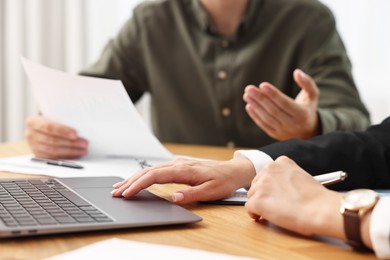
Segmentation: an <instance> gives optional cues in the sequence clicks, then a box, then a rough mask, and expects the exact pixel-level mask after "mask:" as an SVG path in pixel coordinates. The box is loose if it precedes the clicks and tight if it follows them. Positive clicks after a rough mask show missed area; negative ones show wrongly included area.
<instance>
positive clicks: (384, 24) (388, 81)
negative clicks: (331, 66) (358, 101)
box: [321, 0, 390, 123]
mask: <svg viewBox="0 0 390 260" xmlns="http://www.w3.org/2000/svg"><path fill="white" fill-rule="evenodd" d="M321 2H323V3H324V4H326V5H327V6H328V7H329V8H330V9H331V10H332V11H333V13H334V15H335V17H336V21H337V27H338V30H339V32H340V34H341V36H342V38H343V40H344V43H345V45H346V47H347V50H348V54H349V57H350V58H351V61H352V64H353V74H354V77H355V79H356V83H357V85H358V88H359V91H360V94H361V97H362V99H363V101H365V104H366V105H367V107H368V109H369V110H370V112H371V120H372V122H373V123H378V122H380V121H381V120H382V119H384V118H385V117H387V116H389V115H390V77H389V74H390V29H389V27H390V16H389V11H390V1H389V0H369V1H368V0H321Z"/></svg>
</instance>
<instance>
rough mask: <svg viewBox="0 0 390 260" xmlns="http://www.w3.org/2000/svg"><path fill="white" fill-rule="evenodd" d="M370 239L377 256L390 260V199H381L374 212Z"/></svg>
mask: <svg viewBox="0 0 390 260" xmlns="http://www.w3.org/2000/svg"><path fill="white" fill-rule="evenodd" d="M370 238H371V242H372V246H373V249H374V251H375V254H376V256H377V257H378V258H380V259H390V197H384V198H381V199H380V200H379V202H378V204H377V205H376V206H375V208H374V210H373V211H372V215H371V220H370Z"/></svg>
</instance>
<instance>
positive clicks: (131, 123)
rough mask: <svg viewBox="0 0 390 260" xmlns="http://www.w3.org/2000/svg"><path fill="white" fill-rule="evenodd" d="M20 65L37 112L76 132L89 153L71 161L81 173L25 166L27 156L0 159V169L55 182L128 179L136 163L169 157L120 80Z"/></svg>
mask: <svg viewBox="0 0 390 260" xmlns="http://www.w3.org/2000/svg"><path fill="white" fill-rule="evenodd" d="M22 62H23V65H24V68H25V71H26V73H27V76H28V78H29V80H30V83H31V86H32V89H33V94H34V96H35V100H36V101H37V104H38V107H39V110H40V112H41V113H42V114H43V115H44V116H45V117H47V118H49V119H50V120H53V121H55V122H58V123H61V124H64V125H67V126H69V127H72V128H74V129H76V131H77V133H78V135H79V136H80V137H83V138H85V139H87V140H88V142H89V150H88V152H89V153H88V155H87V156H86V157H85V158H82V159H81V160H77V162H78V163H80V164H82V165H83V167H84V168H83V169H68V168H65V167H59V166H50V165H42V164H39V163H37V162H31V161H30V158H31V156H30V157H16V158H13V159H12V158H6V159H2V160H1V163H0V170H7V171H12V172H20V173H35V174H44V175H51V176H56V177H63V175H64V174H65V175H66V176H71V175H72V174H73V176H91V174H99V175H100V174H106V175H115V176H123V175H126V176H127V177H128V176H129V175H130V174H131V172H132V171H135V170H139V169H140V167H139V161H140V160H146V161H147V162H148V164H153V163H157V162H162V161H168V160H170V159H172V158H173V156H172V154H171V153H170V152H169V151H168V150H167V149H166V148H165V147H164V146H163V145H162V144H161V143H160V142H159V141H158V139H157V138H156V137H155V136H154V135H153V134H152V132H151V131H150V130H149V128H148V127H147V125H146V124H145V122H144V120H143V119H142V118H141V116H140V115H139V114H138V112H137V110H136V109H135V107H134V105H133V103H132V101H131V100H130V98H129V96H128V94H127V92H126V90H125V88H124V86H123V85H122V83H121V81H119V80H109V79H100V78H93V77H85V76H78V75H70V74H67V73H64V72H61V71H57V70H54V69H50V68H47V67H44V66H42V65H39V64H36V63H33V62H31V61H29V60H27V59H22ZM18 165H19V167H18ZM132 165H133V166H132ZM5 166H7V167H5ZM29 167H30V169H29ZM99 167H101V168H99ZM110 169H111V170H110Z"/></svg>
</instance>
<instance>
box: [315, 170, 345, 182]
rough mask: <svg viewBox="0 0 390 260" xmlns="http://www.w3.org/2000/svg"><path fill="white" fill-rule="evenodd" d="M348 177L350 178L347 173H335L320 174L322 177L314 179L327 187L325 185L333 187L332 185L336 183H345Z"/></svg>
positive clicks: (318, 176)
mask: <svg viewBox="0 0 390 260" xmlns="http://www.w3.org/2000/svg"><path fill="white" fill-rule="evenodd" d="M347 177H348V175H347V173H346V172H343V171H335V172H330V173H325V174H320V175H317V176H314V177H313V178H314V179H316V180H317V181H318V182H319V183H321V184H322V185H324V186H325V185H331V184H335V183H338V182H340V181H343V180H345V178H347Z"/></svg>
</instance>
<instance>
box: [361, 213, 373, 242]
mask: <svg viewBox="0 0 390 260" xmlns="http://www.w3.org/2000/svg"><path fill="white" fill-rule="evenodd" d="M371 214H372V209H370V210H369V211H368V212H367V213H366V214H364V216H363V217H362V219H361V222H360V234H361V237H362V241H363V243H364V245H365V246H367V247H368V248H372V242H371V237H370V219H371Z"/></svg>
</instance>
